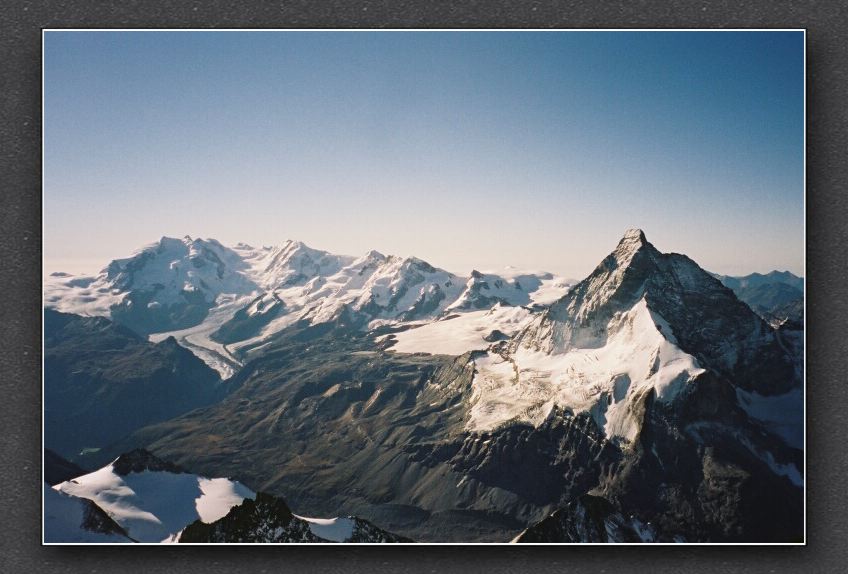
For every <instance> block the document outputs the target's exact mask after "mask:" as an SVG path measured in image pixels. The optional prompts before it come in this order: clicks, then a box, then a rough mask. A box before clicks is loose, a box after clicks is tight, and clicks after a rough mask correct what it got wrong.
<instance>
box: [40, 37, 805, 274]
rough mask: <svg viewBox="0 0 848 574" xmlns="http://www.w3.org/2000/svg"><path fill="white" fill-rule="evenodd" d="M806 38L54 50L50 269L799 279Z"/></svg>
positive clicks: (77, 43)
mask: <svg viewBox="0 0 848 574" xmlns="http://www.w3.org/2000/svg"><path fill="white" fill-rule="evenodd" d="M803 78H804V63H803V34H802V33H801V32H627V33H624V32H59V31H54V32H47V33H46V34H45V41H44V83H45V90H44V92H45V96H44V106H45V107H44V109H45V112H44V150H45V152H44V170H45V179H44V218H45V236H44V252H45V270H46V271H53V270H59V269H63V270H69V271H80V270H85V271H96V270H98V269H100V268H101V267H103V266H104V265H105V264H106V263H108V261H109V260H110V259H113V258H116V257H121V256H126V255H128V254H129V253H131V252H132V251H133V250H135V249H136V248H138V247H140V246H142V245H144V244H146V243H150V242H152V241H155V240H157V239H158V238H159V237H161V236H162V235H170V236H183V235H186V234H189V235H192V236H198V237H214V238H216V239H218V240H220V241H222V242H224V243H225V244H234V243H236V242H239V241H244V242H247V243H251V244H255V245H259V244H265V245H269V244H279V243H281V242H282V241H284V240H285V239H287V238H292V239H300V240H302V241H304V242H306V243H307V244H309V245H311V246H313V247H316V248H321V249H326V250H329V251H333V252H337V253H346V254H352V255H357V254H361V253H364V252H366V251H367V250H369V249H372V248H374V249H378V250H380V251H382V252H384V253H393V254H398V255H417V256H419V257H422V258H424V259H426V260H428V261H430V262H431V263H432V264H434V265H437V266H440V267H444V268H447V269H449V270H453V271H468V270H470V269H471V268H472V267H477V268H480V269H487V268H497V267H502V266H504V265H515V266H519V267H525V268H535V269H547V270H551V271H554V272H558V273H563V274H565V275H568V276H570V277H575V278H580V277H582V276H584V275H585V274H587V273H589V272H590V271H591V269H592V268H593V267H594V266H595V265H596V264H597V263H598V262H599V261H600V259H601V258H602V257H603V256H604V255H606V254H607V253H608V252H609V251H611V250H612V249H613V248H614V247H615V244H616V243H617V241H618V239H619V238H620V236H621V235H622V233H623V232H624V230H625V229H626V228H628V227H641V228H643V229H644V230H645V232H646V234H647V236H648V239H649V240H650V241H652V242H653V243H654V244H655V245H656V246H657V247H658V248H659V249H661V250H663V251H676V252H682V253H686V254H687V255H689V256H690V257H692V258H693V259H695V260H696V261H697V262H698V263H700V264H701V265H702V266H703V267H705V268H707V269H710V270H713V271H717V272H721V273H731V274H744V273H749V272H752V271H761V272H764V271H768V270H771V269H775V268H777V269H788V270H790V271H793V272H795V273H800V272H801V271H802V268H803V256H804V255H803V194H804V191H803V189H804V181H803V153H804V150H803V129H804V118H803V97H804V95H803Z"/></svg>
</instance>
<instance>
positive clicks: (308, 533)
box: [45, 449, 409, 543]
mask: <svg viewBox="0 0 848 574" xmlns="http://www.w3.org/2000/svg"><path fill="white" fill-rule="evenodd" d="M45 541H46V542H55V543H62V542H409V540H406V539H403V538H401V537H398V536H395V535H393V534H391V533H389V532H385V531H383V530H381V529H380V528H377V527H376V526H374V525H373V524H371V523H370V522H368V521H365V520H362V519H361V518H357V517H353V516H351V517H348V518H333V519H322V518H304V517H300V516H295V515H293V514H292V513H291V511H290V510H289V508H288V506H287V505H286V504H285V502H284V501H283V500H282V499H279V498H276V497H273V496H271V495H267V494H263V493H254V492H253V491H252V490H250V489H249V488H247V487H245V486H244V485H242V484H241V483H239V482H237V481H233V480H231V479H227V478H211V479H210V478H206V477H203V476H200V475H196V474H191V473H189V472H187V471H185V470H184V469H182V468H180V467H179V466H177V465H175V464H173V463H171V462H168V461H165V460H162V459H160V458H158V457H156V456H155V455H153V454H152V453H150V452H148V451H146V450H143V449H136V450H133V451H131V452H128V453H126V454H123V455H121V456H119V457H118V458H116V459H115V460H114V461H112V462H111V463H110V464H108V465H106V466H104V467H103V468H101V469H99V470H97V471H95V472H92V473H88V474H84V475H81V476H77V477H75V478H73V479H71V480H67V481H65V482H62V483H60V484H58V485H56V486H54V487H53V488H52V489H51V488H46V489H45Z"/></svg>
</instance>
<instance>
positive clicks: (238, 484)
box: [44, 229, 804, 543]
mask: <svg viewBox="0 0 848 574" xmlns="http://www.w3.org/2000/svg"><path fill="white" fill-rule="evenodd" d="M44 295H45V307H46V309H45V335H44V336H45V447H46V448H48V449H51V450H52V451H54V452H51V453H50V454H49V455H47V457H46V458H48V459H49V463H50V472H49V474H50V477H51V481H58V480H60V479H61V481H60V482H58V483H57V484H55V485H54V486H53V487H52V488H49V487H48V488H47V491H46V493H45V539H46V540H47V541H56V542H71V541H78V540H79V541H102V542H126V541H139V542H163V541H168V542H266V543H276V542H322V541H331V542H409V541H412V540H415V541H424V542H434V541H438V542H478V541H485V542H510V541H512V542H517V543H521V542H800V541H803V536H804V515H803V508H804V465H803V462H804V452H803V447H804V434H803V428H804V425H803V416H804V415H803V413H804V410H803V409H804V404H803V397H804V335H803V328H804V322H803V321H804V319H803V279H800V278H797V277H795V276H794V275H791V274H782V273H772V274H768V275H757V274H754V275H751V276H747V277H741V278H736V277H726V276H716V275H714V274H711V273H709V272H707V271H705V270H703V269H702V268H701V267H699V266H698V264H697V263H695V262H694V261H692V260H691V259H689V258H688V257H686V256H685V255H681V254H677V253H662V252H660V251H659V250H658V249H657V248H655V247H654V246H653V245H652V244H651V243H650V242H649V241H648V240H647V238H646V237H645V234H644V233H643V232H642V231H641V230H639V229H632V230H628V231H627V232H626V233H625V234H624V236H623V237H622V238H621V239H620V241H619V242H618V244H617V245H616V246H615V248H614V249H613V250H612V252H611V253H610V254H609V255H608V256H607V257H606V258H604V259H603V260H602V261H601V262H600V263H599V264H598V266H597V267H596V268H595V269H594V271H593V272H592V273H591V274H590V275H589V276H588V277H586V278H585V279H583V280H582V281H579V282H574V281H567V280H565V279H563V278H561V277H557V276H554V275H553V274H550V273H544V272H524V271H518V270H516V269H507V270H501V271H496V270H487V271H482V270H480V271H478V270H474V271H471V272H470V273H468V274H467V275H457V274H454V273H451V272H449V271H446V270H443V269H439V268H437V267H434V266H433V265H431V264H429V263H427V262H425V261H423V260H421V259H418V258H415V257H397V256H391V255H383V254H381V253H379V252H377V251H370V252H368V253H366V254H364V255H362V256H360V257H353V256H343V255H334V254H331V253H328V252H325V251H320V250H317V249H313V248H311V247H308V246H306V245H304V244H303V243H300V242H297V241H288V242H286V243H284V244H283V245H282V246H280V247H251V246H248V245H244V244H238V245H236V246H234V247H226V246H224V245H222V244H221V243H219V242H217V241H215V240H211V239H209V240H203V239H192V238H190V237H185V238H183V239H171V238H162V239H161V240H160V241H159V242H157V243H154V244H152V245H149V246H147V247H145V248H143V249H141V250H140V251H138V252H137V253H135V254H134V255H133V256H131V257H129V258H126V259H120V260H116V261H113V262H112V263H110V264H109V265H107V266H106V268H104V269H103V271H102V272H101V273H100V274H98V275H96V276H92V277H83V276H70V275H67V274H64V273H54V274H53V275H51V276H50V277H48V278H47V280H46V282H45V291H44ZM63 457H64V459H68V460H69V461H72V462H68V460H63ZM165 461H170V462H165ZM75 465H78V466H75ZM82 468H99V469H100V470H96V471H94V472H91V473H83V474H77V470H81V469H82ZM183 469H192V470H191V473H189V472H186V471H184V470H183ZM192 473H196V474H192ZM46 474H47V471H46ZM71 475H74V476H71ZM210 476H211V477H232V478H211V479H210V478H205V477H210ZM289 505H290V506H289ZM301 513H303V514H301ZM305 516H342V517H343V518H334V519H319V518H306V517H305ZM345 517H346V518H345Z"/></svg>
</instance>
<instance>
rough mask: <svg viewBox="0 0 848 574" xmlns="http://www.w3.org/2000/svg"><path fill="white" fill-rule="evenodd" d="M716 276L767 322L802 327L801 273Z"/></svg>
mask: <svg viewBox="0 0 848 574" xmlns="http://www.w3.org/2000/svg"><path fill="white" fill-rule="evenodd" d="M716 277H717V278H718V279H719V280H720V281H721V282H722V283H723V284H724V285H725V286H726V287H729V288H730V289H732V290H733V292H734V293H735V294H736V296H737V297H739V299H741V300H742V301H744V302H745V303H747V304H748V305H749V306H750V307H751V309H753V310H754V311H755V312H756V313H757V314H759V315H760V316H761V317H762V318H763V319H765V320H766V321H767V322H768V323H770V324H772V325H774V326H779V325H782V324H784V323H787V322H789V323H790V324H791V326H792V328H794V329H800V328H803V322H804V280H803V279H802V278H801V277H797V276H796V275H793V274H792V273H790V272H788V271H772V272H771V273H767V274H765V275H762V274H760V273H752V274H750V275H745V276H744V277H730V276H727V275H716Z"/></svg>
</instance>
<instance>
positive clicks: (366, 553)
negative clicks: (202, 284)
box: [0, 0, 848, 574]
mask: <svg viewBox="0 0 848 574" xmlns="http://www.w3.org/2000/svg"><path fill="white" fill-rule="evenodd" d="M841 4H842V3H840V2H838V1H820V2H806V3H801V2H786V1H773V2H750V1H738V0H737V1H727V2H685V1H675V2H647V1H634V2H622V1H619V2H604V3H601V2H591V1H586V2H577V1H573V0H572V1H559V2H532V1H531V2H523V3H519V2H516V3H510V2H466V3H461V4H459V3H457V4H454V3H451V2H437V1H430V2H423V1H422V2H412V1H403V0H401V1H395V2H341V1H334V2H318V1H317V0H316V1H313V2H308V1H299V2H262V3H258V2H255V3H251V2H232V1H229V2H224V1H209V2H189V1H163V0H148V1H145V2H124V3H119V2H68V1H65V2H58V1H57V2H50V1H46V2H28V1H19V2H14V3H12V2H5V3H3V4H2V5H0V26H2V31H0V70H2V76H0V110H2V111H0V178H2V179H0V183H2V187H0V230H2V232H0V288H2V294H0V329H2V354H0V385H2V387H0V397H2V399H3V400H2V403H0V409H2V413H0V414H1V415H2V416H0V421H2V427H1V428H0V444H2V453H0V456H1V457H2V458H0V461H2V463H0V465H2V466H0V491H2V505H3V506H2V511H3V512H2V514H0V525H2V534H0V572H3V573H6V572H9V573H12V572H27V571H30V572H112V571H120V572H130V573H131V572H145V573H148V574H150V573H156V572H190V573H195V572H196V573H198V574H217V573H220V572H231V571H240V572H278V571H295V570H297V571H301V572H304V571H305V572H309V571H313V570H315V571H318V570H319V569H320V570H321V571H323V572H326V573H327V574H333V573H336V572H345V573H356V572H374V573H383V572H410V573H412V572H415V573H418V572H421V573H430V572H434V573H435V572H439V573H441V572H464V573H469V572H486V573H489V574H497V573H501V572H534V573H535V572H540V573H541V572H568V571H580V572H619V571H626V572H633V571H637V572H638V571H643V572H652V573H654V572H656V573H664V572H669V573H671V572H673V573H678V572H685V571H701V572H717V573H730V572H745V573H760V572H763V573H767V572H797V571H801V572H804V573H805V574H806V573H812V572H839V571H844V569H845V563H846V558H848V552H846V546H848V527H846V525H848V520H846V517H845V514H846V504H845V494H846V490H848V489H846V485H848V482H846V474H848V473H846V470H848V469H846V466H847V465H846V447H845V443H846V441H845V434H846V430H848V429H846V418H848V416H846V408H845V406H846V404H848V401H846V399H848V396H847V395H848V384H846V381H845V373H846V372H848V364H846V363H848V362H846V356H847V355H848V353H847V352H846V344H845V339H843V338H842V336H843V332H842V331H843V329H842V327H844V326H845V325H846V321H845V307H846V300H848V292H846V290H845V288H844V285H845V284H846V282H848V273H846V271H845V270H846V266H847V265H848V261H846V259H848V257H846V253H848V249H846V236H847V235H848V226H845V225H844V221H845V219H846V210H845V207H846V203H848V194H846V187H848V186H846V182H847V181H848V173H847V172H848V170H846V162H845V160H846V150H847V149H848V142H846V116H848V106H846V102H848V98H846V96H847V95H848V94H846V76H848V34H846V29H848V17H846V16H848V10H846V8H845V7H844V6H842V5H841ZM51 27H52V28H68V27H81V28H86V27H104V28H121V27H139V28H155V27H168V28H193V27H197V28H210V27H218V28H220V27H228V28H277V27H279V28H310V27H315V28H326V27H351V28H356V27H362V28H386V27H396V28H407V27H412V28H414V27H421V28H427V27H440V28H580V27H585V28H602V27H609V28H634V27H648V28H654V27H656V28H669V27H680V28H776V27H787V28H806V29H807V30H808V35H807V73H808V76H807V93H808V98H807V108H808V122H807V131H808V139H807V154H808V156H807V157H808V163H807V168H808V178H807V181H808V188H807V252H808V260H807V261H808V263H807V276H808V279H809V288H808V291H809V293H808V299H807V313H808V315H807V317H808V320H807V321H808V322H807V325H808V327H807V342H808V345H807V357H808V368H807V388H808V405H807V415H808V416H807V425H808V427H807V428H808V468H807V485H808V491H807V492H808V499H807V502H808V507H807V512H808V513H807V522H808V530H807V539H808V545H807V546H806V547H792V548H787V547H682V548H677V547H652V548H641V547H627V548H622V547H620V548H609V547H551V548H547V547H545V548H539V547H533V548H516V547H468V548H460V547H432V546H431V547H421V548H417V547H404V548H375V547H371V548H362V547H354V548H350V547H343V548H326V547H320V548H300V547H298V548H294V547H282V548H281V547H268V548H256V547H223V548H222V547H218V548H197V547H195V548H151V547H145V548H129V547H123V548H94V547H77V548H57V547H41V545H40V540H41V531H40V527H41V517H40V511H41V508H40V505H41V488H42V487H41V468H40V465H41V452H40V447H41V379H40V369H41V356H40V349H41V333H40V325H41V321H40V315H39V313H40V306H41V269H40V266H41V263H40V262H41V178H40V169H41V154H40V146H41V29H42V28H51ZM775 504H780V501H779V500H776V501H775Z"/></svg>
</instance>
